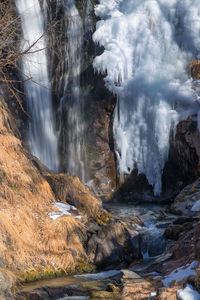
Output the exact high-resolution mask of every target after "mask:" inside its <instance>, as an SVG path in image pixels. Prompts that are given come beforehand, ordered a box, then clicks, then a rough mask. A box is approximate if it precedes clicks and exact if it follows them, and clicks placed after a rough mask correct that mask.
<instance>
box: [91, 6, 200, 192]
mask: <svg viewBox="0 0 200 300" xmlns="http://www.w3.org/2000/svg"><path fill="white" fill-rule="evenodd" d="M99 2H100V4H98V5H97V6H96V8H95V12H96V15H97V16H99V17H100V18H101V20H100V21H99V22H98V23H97V28H96V32H95V33H94V35H93V39H94V41H95V42H96V43H99V44H100V45H101V46H103V47H104V52H103V54H102V55H100V56H97V57H96V58H95V60H94V67H95V69H96V70H97V71H98V72H101V73H103V74H105V82H106V86H107V87H108V89H109V90H111V91H112V92H113V93H115V94H116V95H117V99H118V103H117V107H116V109H115V117H114V137H115V152H116V155H117V158H118V168H119V173H120V175H121V176H122V177H124V175H126V174H130V173H131V171H132V170H133V169H134V168H137V169H138V171H139V173H144V174H146V176H147V179H148V181H149V183H150V184H151V185H152V186H153V187H154V193H155V195H159V194H160V193H161V190H162V172H163V168H164V166H165V162H166V161H167V158H168V150H169V135H170V131H171V130H173V129H174V128H175V126H176V124H177V122H178V121H179V120H180V119H183V118H185V117H186V116H187V115H188V114H190V113H193V112H195V113H196V112H198V110H199V104H198V97H199V96H198V95H197V94H196V92H195V90H194V89H193V81H192V79H191V78H190V77H189V75H188V73H187V68H188V64H189V62H190V61H191V59H192V58H198V57H199V58H200V1H199V0H171V1H169V0H128V1H127V0H100V1H99Z"/></svg>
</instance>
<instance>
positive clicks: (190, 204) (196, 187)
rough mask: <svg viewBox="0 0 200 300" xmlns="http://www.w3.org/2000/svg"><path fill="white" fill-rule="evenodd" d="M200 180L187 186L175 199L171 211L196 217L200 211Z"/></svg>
mask: <svg viewBox="0 0 200 300" xmlns="http://www.w3.org/2000/svg"><path fill="white" fill-rule="evenodd" d="M199 200H200V179H197V180H196V181H195V182H194V183H192V184H190V185H187V186H186V187H185V188H184V189H183V190H182V191H181V192H180V193H179V194H178V196H177V197H176V198H175V200H174V203H173V204H172V205H171V207H170V211H171V212H173V213H175V214H178V215H183V216H194V215H196V214H197V213H198V212H199V211H200V202H199Z"/></svg>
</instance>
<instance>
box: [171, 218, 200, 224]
mask: <svg viewBox="0 0 200 300" xmlns="http://www.w3.org/2000/svg"><path fill="white" fill-rule="evenodd" d="M198 221H199V218H197V217H196V218H195V217H179V218H177V219H176V220H175V221H174V222H173V224H175V225H177V224H178V225H181V224H185V223H194V222H198Z"/></svg>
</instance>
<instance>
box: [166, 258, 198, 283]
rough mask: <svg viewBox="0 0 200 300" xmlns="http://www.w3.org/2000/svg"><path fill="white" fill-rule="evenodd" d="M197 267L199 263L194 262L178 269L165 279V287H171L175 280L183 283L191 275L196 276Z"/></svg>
mask: <svg viewBox="0 0 200 300" xmlns="http://www.w3.org/2000/svg"><path fill="white" fill-rule="evenodd" d="M197 266H198V261H193V262H192V263H191V264H187V265H186V266H184V267H181V268H178V269H176V270H174V271H173V272H171V273H170V274H169V275H168V276H167V277H165V279H163V280H162V283H163V284H164V286H165V287H169V285H170V283H171V282H172V281H174V280H176V281H181V280H183V279H185V278H188V277H189V276H191V275H196V270H194V268H196V267H197Z"/></svg>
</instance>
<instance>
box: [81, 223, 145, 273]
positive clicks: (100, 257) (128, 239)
mask: <svg viewBox="0 0 200 300" xmlns="http://www.w3.org/2000/svg"><path fill="white" fill-rule="evenodd" d="M140 240H141V237H140V234H139V233H138V232H137V230H136V226H135V224H134V223H132V224H131V220H130V223H129V224H127V223H124V222H122V221H121V222H120V221H116V220H115V219H112V220H110V222H109V223H108V224H104V226H103V227H96V228H95V227H93V226H92V230H91V231H90V232H89V235H88V242H87V254H88V256H89V259H90V260H91V261H94V262H95V264H96V265H97V266H99V267H104V266H109V267H112V266H113V268H115V266H119V265H125V264H127V263H131V262H132V261H133V260H134V259H137V258H140V257H141V245H140Z"/></svg>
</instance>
